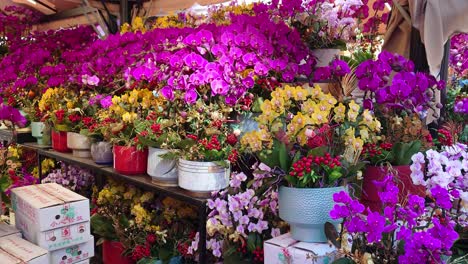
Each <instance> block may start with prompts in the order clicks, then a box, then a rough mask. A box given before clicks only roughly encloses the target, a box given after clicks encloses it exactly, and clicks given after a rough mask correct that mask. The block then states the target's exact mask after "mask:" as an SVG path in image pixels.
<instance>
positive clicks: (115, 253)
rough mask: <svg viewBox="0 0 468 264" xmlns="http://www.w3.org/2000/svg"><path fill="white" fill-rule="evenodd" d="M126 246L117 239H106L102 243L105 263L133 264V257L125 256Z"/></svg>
mask: <svg viewBox="0 0 468 264" xmlns="http://www.w3.org/2000/svg"><path fill="white" fill-rule="evenodd" d="M123 252H124V247H123V245H122V243H120V242H117V241H108V240H104V242H103V243H102V262H103V263H104V264H133V263H135V261H133V260H132V259H131V258H129V257H126V256H123V255H122V254H123Z"/></svg>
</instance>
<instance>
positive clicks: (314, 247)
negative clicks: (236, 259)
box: [263, 233, 338, 264]
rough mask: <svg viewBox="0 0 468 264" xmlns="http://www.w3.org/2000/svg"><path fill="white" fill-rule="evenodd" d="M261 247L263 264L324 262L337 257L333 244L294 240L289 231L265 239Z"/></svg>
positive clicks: (321, 263)
mask: <svg viewBox="0 0 468 264" xmlns="http://www.w3.org/2000/svg"><path fill="white" fill-rule="evenodd" d="M263 248H264V252H265V255H264V263H265V264H266V263H268V264H284V263H288V264H302V263H314V264H325V263H332V262H333V260H335V259H337V258H338V252H337V250H336V248H335V247H334V246H331V245H329V244H328V243H305V242H300V241H297V240H294V239H293V238H292V237H291V234H290V233H287V234H284V235H281V236H278V237H275V238H272V239H270V240H267V241H265V242H264V245H263Z"/></svg>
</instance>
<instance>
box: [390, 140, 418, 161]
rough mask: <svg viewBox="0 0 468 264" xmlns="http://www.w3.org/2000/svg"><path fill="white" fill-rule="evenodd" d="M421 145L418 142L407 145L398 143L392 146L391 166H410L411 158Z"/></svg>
mask: <svg viewBox="0 0 468 264" xmlns="http://www.w3.org/2000/svg"><path fill="white" fill-rule="evenodd" d="M421 147H422V143H421V141H419V140H415V141H411V142H409V143H404V142H398V143H396V144H395V145H393V148H392V153H393V165H410V163H411V157H412V156H413V155H414V154H416V153H418V152H419V151H420V150H421Z"/></svg>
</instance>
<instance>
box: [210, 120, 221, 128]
mask: <svg viewBox="0 0 468 264" xmlns="http://www.w3.org/2000/svg"><path fill="white" fill-rule="evenodd" d="M222 125H223V121H221V120H215V121H213V122H212V123H211V126H212V127H216V128H221V126H222Z"/></svg>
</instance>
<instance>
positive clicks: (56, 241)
mask: <svg viewBox="0 0 468 264" xmlns="http://www.w3.org/2000/svg"><path fill="white" fill-rule="evenodd" d="M15 222H16V223H15V226H16V228H18V229H19V230H21V232H22V233H23V236H24V238H25V239H26V240H28V241H30V242H32V243H34V244H36V245H38V246H40V247H42V248H44V249H47V250H48V251H54V250H57V249H61V248H64V247H69V246H73V245H77V244H81V243H83V242H86V241H88V240H89V239H90V238H91V227H90V224H89V221H87V222H83V223H78V224H73V225H69V226H64V227H60V228H56V229H51V230H47V231H39V229H38V227H37V226H36V225H34V223H33V222H31V221H30V220H29V218H27V217H25V216H23V215H22V214H21V213H19V212H18V213H17V214H16V219H15Z"/></svg>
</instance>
